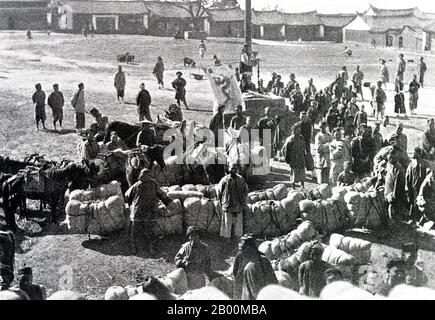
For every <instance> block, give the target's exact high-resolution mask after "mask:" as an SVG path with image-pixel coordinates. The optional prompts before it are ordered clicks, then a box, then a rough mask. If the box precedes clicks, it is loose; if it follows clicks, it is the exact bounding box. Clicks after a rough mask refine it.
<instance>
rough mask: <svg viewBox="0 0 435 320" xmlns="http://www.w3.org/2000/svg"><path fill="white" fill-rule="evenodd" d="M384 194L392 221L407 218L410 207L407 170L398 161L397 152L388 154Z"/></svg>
mask: <svg viewBox="0 0 435 320" xmlns="http://www.w3.org/2000/svg"><path fill="white" fill-rule="evenodd" d="M384 196H385V200H386V201H387V203H388V215H389V217H390V221H391V222H394V221H398V220H403V219H405V218H406V216H407V212H406V211H407V209H408V201H407V197H406V193H405V170H404V168H403V167H402V166H401V165H400V163H399V162H398V160H397V156H396V154H395V152H393V153H391V154H390V155H389V156H388V163H387V168H386V175H385V190H384Z"/></svg>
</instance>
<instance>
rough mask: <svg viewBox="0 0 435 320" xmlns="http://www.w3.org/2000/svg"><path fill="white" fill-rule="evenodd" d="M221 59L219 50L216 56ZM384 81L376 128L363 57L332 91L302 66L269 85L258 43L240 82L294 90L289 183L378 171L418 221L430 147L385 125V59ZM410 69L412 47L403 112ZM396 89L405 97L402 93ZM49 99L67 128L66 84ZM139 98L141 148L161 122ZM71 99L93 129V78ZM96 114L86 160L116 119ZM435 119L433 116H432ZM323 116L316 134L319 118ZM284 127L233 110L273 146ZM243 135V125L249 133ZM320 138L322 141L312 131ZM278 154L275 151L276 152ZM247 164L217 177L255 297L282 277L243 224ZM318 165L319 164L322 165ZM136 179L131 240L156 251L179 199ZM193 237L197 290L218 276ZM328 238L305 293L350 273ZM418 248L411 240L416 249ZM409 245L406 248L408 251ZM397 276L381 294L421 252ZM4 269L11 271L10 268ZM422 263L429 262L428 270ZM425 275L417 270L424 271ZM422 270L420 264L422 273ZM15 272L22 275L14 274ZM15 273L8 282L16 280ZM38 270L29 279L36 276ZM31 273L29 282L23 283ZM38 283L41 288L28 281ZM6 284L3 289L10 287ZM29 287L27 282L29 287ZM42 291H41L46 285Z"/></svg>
mask: <svg viewBox="0 0 435 320" xmlns="http://www.w3.org/2000/svg"><path fill="white" fill-rule="evenodd" d="M205 50H206V49H205V45H204V46H203V45H200V47H199V52H200V55H201V54H202V56H203V55H204V52H205ZM216 60H217V57H216ZM381 63H382V66H381V76H380V80H379V81H378V82H377V83H376V86H371V85H370V84H369V85H368V87H369V88H370V90H371V96H372V97H371V101H370V105H371V106H372V109H373V115H374V116H375V117H376V120H382V121H383V122H382V123H381V122H380V121H377V122H376V123H375V124H374V125H373V127H370V126H369V125H368V115H367V112H366V110H365V106H364V105H362V104H361V103H358V98H359V97H360V98H361V101H362V102H364V101H365V100H364V96H363V88H364V87H365V83H364V73H363V72H362V71H361V68H360V66H356V69H355V72H354V73H353V74H352V76H351V78H349V75H348V71H347V68H346V67H343V68H342V69H341V70H339V72H338V73H337V75H336V77H335V79H334V81H333V82H332V83H331V84H330V85H329V86H328V87H326V88H325V89H324V90H317V88H316V86H315V85H314V80H313V79H310V80H309V81H308V84H307V86H306V87H305V88H304V90H303V91H302V89H301V86H300V84H299V82H298V81H297V80H296V75H295V74H290V81H289V82H288V83H287V84H286V85H284V83H283V82H282V77H281V76H280V75H278V74H276V73H273V74H272V78H271V80H270V81H269V82H268V85H267V86H266V87H263V81H261V82H259V84H260V85H259V88H258V89H257V88H256V87H255V85H254V84H253V83H252V80H251V75H252V68H253V66H255V64H256V62H255V55H250V53H249V48H248V47H246V46H245V47H244V49H243V52H242V58H241V64H240V70H237V71H238V72H239V71H240V74H241V75H242V77H241V79H240V80H241V81H240V82H241V83H240V87H241V91H242V92H246V91H258V92H260V93H262V94H273V95H277V96H281V97H285V98H289V99H290V103H291V110H292V111H293V112H294V113H295V114H296V115H297V116H298V117H299V121H298V122H296V123H295V124H294V125H293V127H292V133H291V135H290V136H289V137H288V138H287V139H286V141H285V143H284V146H283V148H282V149H281V150H275V151H277V152H278V153H280V154H281V156H282V157H283V159H284V160H285V161H286V162H287V163H288V164H289V167H290V183H291V185H292V187H293V188H294V189H295V188H296V187H297V184H299V183H300V185H301V187H302V188H304V187H305V181H306V172H307V171H311V172H312V173H313V175H314V173H317V182H318V183H319V184H324V183H327V184H329V185H330V186H336V185H341V186H350V185H353V184H354V183H355V182H356V181H358V180H361V179H363V178H366V177H370V178H371V179H372V180H373V182H374V184H378V185H384V190H385V191H384V194H385V199H386V201H387V202H388V204H389V209H388V210H389V216H390V221H391V223H394V222H395V221H397V220H402V221H403V220H405V221H408V220H411V222H413V223H415V224H418V223H419V224H423V223H425V222H427V221H428V220H434V219H433V217H431V216H427V215H421V214H420V212H419V211H418V210H416V205H415V201H416V190H419V188H420V186H421V184H422V183H423V180H424V179H425V178H426V176H427V175H428V174H429V172H430V170H431V169H430V166H429V165H428V164H427V163H426V160H425V159H427V155H426V154H425V151H424V150H422V149H421V148H418V147H417V148H415V150H414V154H413V160H412V161H411V160H410V159H409V158H408V156H407V151H408V139H407V136H406V135H405V134H404V133H403V128H404V125H403V123H398V125H397V128H396V131H395V132H394V133H392V134H391V135H390V136H388V137H383V136H382V134H381V125H383V126H387V125H388V121H389V119H388V117H387V116H385V114H384V112H385V102H386V99H387V98H386V94H385V90H384V89H383V87H384V88H385V85H386V83H388V82H389V75H388V69H387V67H386V64H385V60H383V61H382V62H381ZM405 70H406V62H405V60H404V58H403V54H401V55H400V56H399V60H398V68H397V73H396V79H395V91H396V96H395V111H396V110H397V112H396V113H398V114H401V113H404V112H403V111H404V109H405V107H404V105H405V102H404V95H403V87H404V84H403V79H404V73H405ZM419 70H420V72H419V74H418V75H415V76H414V77H413V80H412V81H411V83H410V84H409V96H410V98H409V99H410V101H409V108H410V112H411V114H413V113H414V112H415V109H417V103H418V91H419V89H420V87H422V86H423V83H424V73H425V71H426V70H427V67H426V65H425V64H424V62H423V58H421V60H420V64H419ZM163 72H164V64H163V59H162V58H161V57H159V58H158V61H157V63H156V66H155V68H154V69H153V74H154V75H155V77H156V79H157V82H158V86H159V88H163V87H164V81H163ZM176 76H177V78H176V79H175V80H174V81H173V82H172V87H173V88H174V89H175V100H176V102H177V104H173V105H171V107H170V108H169V112H167V114H168V117H169V119H170V120H174V121H181V120H183V116H182V113H181V103H183V104H184V106H185V107H186V109H188V105H187V102H186V89H185V87H186V83H187V82H186V80H185V79H184V78H182V73H181V72H177V73H176ZM125 86H126V79H125V74H124V72H123V71H122V67H121V66H120V67H119V69H118V72H117V73H116V75H115V78H114V87H115V88H116V95H117V99H118V101H119V102H120V103H123V102H124V94H125ZM35 88H36V91H35V93H34V94H33V96H32V100H33V102H34V103H35V120H36V127H37V130H39V123H40V122H42V126H43V128H44V129H46V126H45V120H46V116H45V101H46V96H45V93H44V91H42V86H41V84H37V85H36V86H35ZM396 97H397V101H396ZM47 104H48V105H49V106H50V107H51V108H52V111H53V126H54V128H55V130H57V126H56V125H57V122H58V123H59V125H60V129H61V130H62V122H63V111H62V108H63V106H64V97H63V94H62V92H61V91H59V85H57V84H55V85H53V92H52V93H51V94H50V95H49V97H48V100H47ZM136 104H137V106H138V116H139V121H140V123H141V126H142V128H141V131H140V133H139V134H138V136H137V143H136V145H137V147H142V146H153V145H154V144H156V134H155V131H154V130H153V128H152V125H153V122H152V116H151V113H150V110H149V106H150V105H151V95H150V93H149V92H148V91H147V90H146V89H145V84H144V83H142V84H141V85H140V91H139V93H138V95H137V99H136ZM71 106H72V107H73V108H74V111H75V115H76V116H75V122H76V129H77V132H78V133H82V132H83V131H85V130H84V129H85V114H86V113H87V109H86V106H85V94H84V84H83V83H80V84H79V85H78V91H77V92H76V93H75V95H74V97H73V99H72V100H71ZM224 111H225V105H221V106H219V107H218V112H217V113H216V114H215V115H214V116H213V117H212V119H211V121H210V124H209V129H210V130H211V131H212V132H214V133H215V139H216V146H218V145H219V143H221V142H222V141H223V139H219V138H218V137H219V135H220V134H221V133H222V130H224V129H227V128H226V127H225V124H224V116H223V114H224ZM89 113H90V114H91V115H92V116H93V117H94V119H95V120H94V122H93V123H92V124H91V126H90V128H89V130H86V131H85V132H86V139H85V140H84V141H83V143H81V144H80V145H79V146H78V152H79V156H80V159H81V160H93V159H95V158H96V157H97V155H98V154H99V152H100V151H99V145H98V143H97V142H98V141H102V140H103V137H104V135H105V134H106V130H107V127H108V119H107V117H104V116H103V115H102V114H101V113H100V112H99V111H98V110H97V109H95V108H93V109H91V110H90V111H89ZM428 123H429V125H430V126H432V128H433V126H434V121H433V120H430V121H428ZM317 124H318V125H319V131H318V132H317V133H316V130H315V127H316V125H317ZM277 126H278V119H277V118H275V117H273V116H271V113H270V109H269V108H265V110H264V117H262V118H261V119H260V120H259V121H258V123H254V121H253V119H252V118H251V117H245V116H244V115H243V112H242V108H241V106H238V107H237V108H236V115H235V116H234V117H233V118H232V119H231V122H230V127H231V128H233V129H235V130H240V132H247V133H248V137H250V136H251V132H252V130H254V129H258V130H259V136H260V144H261V145H263V146H264V147H266V148H270V149H272V145H271V144H270V143H269V141H267V140H266V139H265V132H266V130H270V131H271V132H272V134H271V136H274V134H273V132H274V131H275V130H276V128H277ZM241 135H242V133H241ZM110 137H111V138H110V141H109V142H108V143H107V147H108V148H109V150H115V149H118V148H125V143H124V142H123V141H121V140H120V139H119V137H117V134H116V132H111V133H110ZM313 138H314V149H312V145H311V143H312V139H313ZM271 153H272V152H271ZM239 169H240V164H239V163H231V164H230V165H229V168H228V174H227V175H225V176H224V177H223V178H222V179H221V180H220V181H217V198H218V201H219V202H220V205H221V207H222V213H223V214H222V222H221V230H220V235H221V237H222V238H224V239H231V238H233V237H236V238H237V239H239V246H238V249H239V250H238V253H237V255H236V259H235V262H234V265H233V276H234V277H235V281H236V293H237V294H236V295H235V298H236V299H243V300H252V299H255V298H256V296H257V295H258V292H259V291H260V290H261V289H262V288H263V287H265V286H267V285H269V284H275V283H277V282H278V281H277V278H276V275H275V273H274V271H273V269H272V267H271V264H270V261H269V260H268V259H267V258H266V257H265V256H264V255H263V254H262V253H260V252H259V251H258V247H257V244H256V241H255V239H254V237H253V235H247V234H245V232H244V228H243V208H244V206H245V205H246V197H247V194H248V191H249V187H248V184H247V182H246V180H245V178H244V177H242V176H241V175H240V174H238V171H239ZM316 171H317V172H316ZM135 176H136V179H133V181H132V183H130V188H129V189H128V191H127V192H126V194H125V199H126V200H127V203H128V205H129V207H130V216H129V220H130V224H129V225H130V227H129V243H130V248H131V251H132V253H136V252H137V250H138V249H140V248H139V247H141V246H143V245H144V244H145V245H146V246H147V250H148V253H149V254H150V255H153V254H154V253H155V247H154V244H155V239H154V238H153V236H152V235H151V234H152V229H153V228H154V226H155V223H156V215H157V214H158V210H157V208H158V205H159V201H162V202H163V203H164V204H165V205H167V206H170V205H171V203H172V202H173V201H172V200H171V199H170V198H169V197H168V196H167V194H165V193H164V192H163V191H162V190H161V189H160V188H159V185H158V184H157V182H156V181H155V180H153V179H152V178H151V177H150V170H149V169H142V170H140V171H138V172H135ZM187 236H188V237H189V242H187V243H185V244H183V246H182V247H181V249H180V251H179V252H178V253H177V255H176V257H175V259H174V260H175V265H176V266H177V267H180V268H184V269H185V271H186V274H187V281H188V287H189V289H191V290H192V289H197V288H200V287H203V286H204V285H205V284H206V281H205V277H208V278H209V280H211V279H212V278H213V277H214V275H215V274H214V273H213V271H212V262H211V258H210V251H209V248H208V246H207V245H206V244H205V243H203V242H202V241H201V238H200V230H199V229H198V228H197V227H196V226H190V227H189V228H188V230H187ZM322 250H323V247H322V246H321V245H320V244H319V243H317V244H313V246H312V247H311V248H310V254H309V256H310V259H309V261H307V262H305V263H303V264H301V266H300V268H299V273H298V282H299V286H300V293H301V294H303V295H307V296H311V297H318V296H319V295H320V291H321V289H322V288H323V287H324V286H325V285H326V284H327V283H330V282H332V281H336V280H342V274H341V272H340V271H339V270H338V269H335V268H333V267H332V266H330V265H328V264H327V263H326V262H324V261H322V260H321V255H322ZM416 250H417V249H416V248H414V249H412V250H411V251H412V253H413V255H412V257H413V258H414V256H415V252H416ZM405 251H406V250H405V249H404V250H403V252H404V254H405ZM387 267H388V269H389V270H393V269H394V268H395V269H394V270H395V271H394V272H391V273H390V277H389V278H388V279H387V280H386V282H385V283H384V284H383V289H382V291H379V292H381V294H384V295H385V292H388V291H389V290H390V289H391V288H392V287H393V286H394V285H397V284H400V283H405V282H406V281H407V276H406V274H407V272H408V271H409V270H411V269H412V270H413V272H414V273H415V261H414V260H412V259H411V258H409V259H402V260H400V262H398V261H395V262H391V263H390V264H389V265H388V266H387ZM3 269H4V270H3ZM6 269H7V268H6V267H5V268H2V274H1V275H2V277H1V279H2V290H4V289H9V288H10V284H11V283H12V280H11V278H10V276H9V278H8V277H7V272H9V275H10V270H9V269H10V268H9V269H8V270H6ZM420 271H421V270H420ZM19 274H20V275H23V276H26V278H25V279H24V280H23V281H21V280H20V289H21V290H23V291H25V292H26V293H27V294H28V295H29V297H30V298H32V299H33V297H37V298H34V299H39V298H41V299H42V298H43V297H44V294H43V289H41V288H40V287H38V288H39V289H37V287H36V285H33V284H32V283H31V269H30V271H29V268H25V269H23V270H22V271H20V273H19ZM416 277H417V276H416ZM418 277H420V278H421V275H420V273H419V276H418ZM12 278H13V277H12ZM8 279H9V280H10V281H9V280H8ZM29 279H30V280H29ZM22 282H23V284H21V283H22ZM424 284H425V283H424V281H423V280H421V279H420V280H418V283H417V285H424ZM26 286H30V287H31V288H32V289H27V287H26ZM3 288H4V289H3ZM26 290H27V291H26ZM38 290H40V291H38Z"/></svg>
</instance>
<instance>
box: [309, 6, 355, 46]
mask: <svg viewBox="0 0 435 320" xmlns="http://www.w3.org/2000/svg"><path fill="white" fill-rule="evenodd" d="M317 16H318V17H319V18H320V20H321V26H323V28H324V29H323V35H324V36H323V40H324V41H331V42H337V43H341V42H343V28H344V26H346V25H347V24H349V22H351V21H352V20H353V19H355V17H356V14H342V13H339V14H318V15H317Z"/></svg>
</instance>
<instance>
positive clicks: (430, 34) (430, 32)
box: [423, 22, 435, 51]
mask: <svg viewBox="0 0 435 320" xmlns="http://www.w3.org/2000/svg"><path fill="white" fill-rule="evenodd" d="M423 31H424V37H423V42H424V50H425V51H432V43H433V42H434V41H435V40H434V39H435V22H433V23H431V24H430V25H428V26H426V27H424V28H423Z"/></svg>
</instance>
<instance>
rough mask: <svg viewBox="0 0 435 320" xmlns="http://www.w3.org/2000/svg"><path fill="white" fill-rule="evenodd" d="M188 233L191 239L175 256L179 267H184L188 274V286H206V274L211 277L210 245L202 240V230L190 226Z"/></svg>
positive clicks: (192, 287) (189, 287) (197, 287)
mask: <svg viewBox="0 0 435 320" xmlns="http://www.w3.org/2000/svg"><path fill="white" fill-rule="evenodd" d="M186 235H187V236H188V237H189V241H188V242H186V243H185V244H183V245H182V246H181V249H180V251H178V253H177V255H176V256H175V259H174V260H175V265H176V266H177V268H183V269H184V270H185V271H186V276H187V288H188V289H189V290H195V289H199V288H202V287H205V285H206V282H205V276H207V278H208V279H209V280H210V277H211V258H210V250H209V248H208V245H206V244H205V243H204V242H202V241H201V238H200V230H199V228H198V227H196V226H190V227H189V228H188V229H187V232H186Z"/></svg>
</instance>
